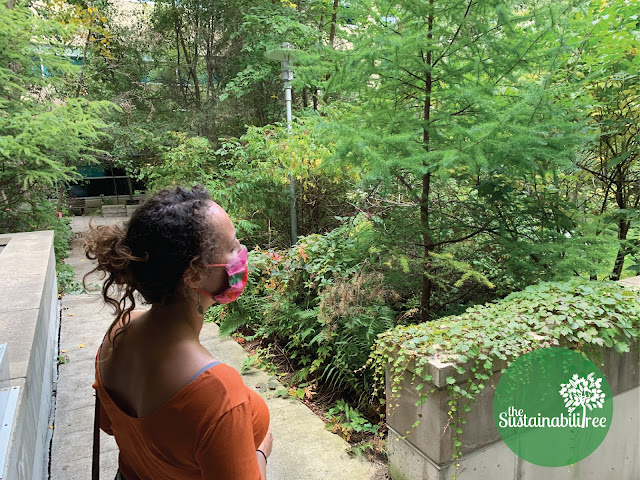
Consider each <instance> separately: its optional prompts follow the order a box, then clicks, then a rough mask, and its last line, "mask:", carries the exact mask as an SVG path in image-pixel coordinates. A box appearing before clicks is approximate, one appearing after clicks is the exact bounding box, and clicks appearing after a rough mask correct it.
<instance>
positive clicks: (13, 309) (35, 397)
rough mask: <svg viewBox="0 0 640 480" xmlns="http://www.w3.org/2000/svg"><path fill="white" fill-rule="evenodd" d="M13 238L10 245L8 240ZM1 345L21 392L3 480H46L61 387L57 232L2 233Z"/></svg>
mask: <svg viewBox="0 0 640 480" xmlns="http://www.w3.org/2000/svg"><path fill="white" fill-rule="evenodd" d="M7 240H8V242H7ZM0 243H2V244H4V243H6V247H5V248H4V249H3V251H2V253H1V254H0V343H4V342H6V343H8V345H9V346H8V352H9V370H10V372H9V373H10V385H11V388H12V389H15V388H19V394H18V403H17V410H16V415H15V419H14V424H13V429H12V430H13V431H12V433H11V436H10V439H9V453H8V461H7V463H6V464H5V469H4V472H0V474H2V479H3V480H31V479H39V478H45V477H46V475H47V469H48V457H49V454H48V451H49V450H48V449H49V443H50V435H51V431H50V429H49V420H50V416H51V407H52V392H53V390H54V389H55V379H56V374H57V372H56V355H57V343H58V324H59V323H58V322H59V320H60V306H59V301H58V288H57V281H56V269H55V256H54V253H53V232H52V231H46V232H30V233H12V234H8V235H0Z"/></svg>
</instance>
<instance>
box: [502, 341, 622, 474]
mask: <svg viewBox="0 0 640 480" xmlns="http://www.w3.org/2000/svg"><path fill="white" fill-rule="evenodd" d="M493 416H494V420H495V422H496V427H497V428H498V432H499V433H500V436H501V437H502V439H503V440H504V442H505V443H506V444H507V446H508V447H509V448H510V449H511V450H512V451H513V453H515V454H516V455H518V456H519V457H521V458H523V459H524V460H526V461H528V462H530V463H533V464H536V465H540V466H543V467H562V466H565V465H571V464H574V463H577V462H579V461H580V460H582V459H583V458H586V457H588V456H589V455H591V454H592V453H593V452H594V451H595V450H596V448H598V447H599V446H600V444H601V443H602V441H603V440H604V438H605V437H606V436H607V432H608V431H609V427H610V426H611V419H612V417H613V398H612V395H611V389H610V388H609V384H608V382H607V379H606V378H605V377H604V374H603V373H602V372H601V371H600V369H599V368H598V367H597V366H596V364H595V363H593V362H591V361H590V360H587V359H586V358H585V357H583V356H582V355H581V354H580V353H577V352H574V351H573V350H568V349H566V348H543V349H540V350H534V351H532V352H529V353H527V354H525V355H523V356H521V357H519V358H518V359H516V360H515V361H514V362H513V363H512V364H511V365H510V366H509V368H507V370H506V371H505V372H504V374H503V375H502V377H501V378H500V381H499V382H498V386H497V387H496V393H495V397H494V401H493Z"/></svg>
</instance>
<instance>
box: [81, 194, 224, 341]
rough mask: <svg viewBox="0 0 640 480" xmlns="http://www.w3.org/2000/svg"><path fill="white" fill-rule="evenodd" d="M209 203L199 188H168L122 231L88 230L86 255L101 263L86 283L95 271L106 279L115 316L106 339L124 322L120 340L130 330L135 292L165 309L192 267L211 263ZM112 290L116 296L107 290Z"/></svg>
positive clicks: (213, 243) (105, 293)
mask: <svg viewBox="0 0 640 480" xmlns="http://www.w3.org/2000/svg"><path fill="white" fill-rule="evenodd" d="M211 204H212V200H211V197H210V196H209V192H207V190H205V189H204V188H203V187H201V186H197V187H194V188H193V189H191V190H187V189H184V188H180V187H178V188H175V189H166V190H162V191H160V192H158V193H157V194H155V195H153V196H152V197H151V198H149V199H148V200H146V201H145V202H144V203H143V204H141V205H140V207H139V208H138V209H137V210H136V211H135V212H134V213H133V215H132V217H131V219H130V220H129V222H128V223H127V224H126V226H125V228H124V230H123V229H120V228H119V227H117V226H111V225H101V226H98V227H96V228H94V227H93V226H90V229H89V232H87V235H86V237H85V247H84V249H85V255H86V257H87V258H89V259H91V260H97V266H96V267H95V268H94V269H93V270H91V272H89V273H87V274H86V275H85V276H84V278H83V284H84V283H85V281H86V278H87V276H88V275H90V274H91V273H93V272H96V271H97V272H101V273H102V278H104V277H105V276H106V280H105V281H104V283H103V285H102V297H103V298H104V301H105V302H106V303H108V304H110V305H112V306H113V307H114V309H115V313H116V318H115V320H114V321H113V323H112V324H111V326H110V327H109V329H108V330H107V335H109V334H110V333H111V331H112V330H113V328H114V327H115V326H116V325H117V324H118V322H119V321H120V320H121V319H124V322H123V328H122V329H121V330H119V331H118V332H117V333H116V337H117V336H118V335H119V334H120V333H122V331H123V330H124V328H126V326H127V325H128V323H129V313H130V312H131V311H133V310H134V309H135V306H136V303H135V298H134V293H135V292H136V291H137V292H139V293H140V295H142V297H143V298H144V300H145V301H146V302H147V303H150V304H154V303H156V304H165V305H166V304H168V303H170V302H171V300H172V299H174V298H175V297H176V293H177V291H178V288H179V286H180V285H181V284H182V276H183V274H184V272H185V271H186V270H187V268H188V267H193V268H195V269H196V270H199V269H200V268H202V267H203V266H204V265H205V264H207V263H213V258H211V257H212V255H213V251H214V250H215V248H216V246H217V240H218V235H217V233H216V232H215V229H214V227H213V224H212V223H211V221H210V220H209V219H208V217H207V215H206V211H207V209H208V208H209V207H210V206H211ZM112 286H115V287H116V292H117V294H115V295H114V294H113V293H112V292H110V291H109V290H110V289H111V287H112ZM85 287H86V286H85ZM114 342H115V338H114Z"/></svg>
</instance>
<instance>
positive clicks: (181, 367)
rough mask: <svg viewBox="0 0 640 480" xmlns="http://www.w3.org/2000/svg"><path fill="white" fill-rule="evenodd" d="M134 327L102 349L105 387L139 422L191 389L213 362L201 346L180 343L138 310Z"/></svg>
mask: <svg viewBox="0 0 640 480" xmlns="http://www.w3.org/2000/svg"><path fill="white" fill-rule="evenodd" d="M130 318H131V320H130V321H129V324H128V326H127V328H126V330H124V331H123V332H122V334H121V335H118V337H117V339H116V340H115V347H114V346H113V338H114V337H115V335H117V333H118V328H114V329H113V331H112V334H111V335H109V336H108V337H105V339H104V342H103V344H102V347H101V348H100V353H99V355H100V357H99V359H100V362H99V365H100V374H101V378H102V381H103V385H104V387H105V389H106V391H107V392H109V395H110V396H111V398H112V399H113V401H114V402H115V403H116V405H118V407H120V409H121V410H122V411H123V412H125V413H127V414H128V415H130V416H131V417H134V418H141V417H145V416H147V415H149V414H150V413H152V412H154V411H155V410H156V409H158V408H159V407H161V406H162V405H164V404H165V403H166V402H167V401H168V400H169V399H170V398H172V397H173V396H174V395H175V394H176V393H178V392H179V391H180V390H181V389H182V388H183V387H184V386H186V385H187V384H188V382H189V380H190V379H192V378H193V376H194V375H195V374H196V373H197V372H199V371H200V370H201V369H202V368H203V367H204V366H206V365H207V364H209V363H211V362H212V361H214V358H213V357H212V356H211V354H210V353H209V352H208V351H207V350H206V349H205V348H204V347H202V346H201V345H200V343H198V342H197V341H194V340H192V339H188V338H181V336H180V334H179V332H176V331H175V328H176V326H178V327H179V326H180V325H179V324H177V325H172V327H173V329H174V331H169V332H167V329H164V328H162V325H158V323H159V322H154V321H153V319H152V318H149V313H148V312H144V311H134V312H131V315H130Z"/></svg>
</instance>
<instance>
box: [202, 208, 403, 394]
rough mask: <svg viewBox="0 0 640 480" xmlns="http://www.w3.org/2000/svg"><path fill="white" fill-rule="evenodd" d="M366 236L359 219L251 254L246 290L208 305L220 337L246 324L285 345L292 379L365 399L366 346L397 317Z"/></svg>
mask: <svg viewBox="0 0 640 480" xmlns="http://www.w3.org/2000/svg"><path fill="white" fill-rule="evenodd" d="M371 233H372V228H371V222H370V221H369V220H367V219H366V218H364V217H362V216H361V217H356V218H354V219H351V220H350V221H347V222H345V223H344V225H342V226H341V227H339V228H337V229H335V230H333V231H331V232H329V233H327V234H325V235H317V234H315V235H309V236H307V237H303V238H301V239H300V240H299V242H298V244H297V245H295V246H294V247H292V248H290V249H288V250H286V251H283V252H277V251H265V250H259V249H257V248H256V249H255V250H253V251H251V252H250V255H249V263H250V279H249V283H248V286H247V292H246V293H245V294H244V295H242V296H241V297H240V298H239V299H238V300H237V301H236V302H234V303H231V304H228V305H223V306H217V307H215V308H213V309H212V312H213V313H212V314H211V315H212V317H213V318H214V319H215V320H216V321H218V322H220V326H221V328H220V332H221V334H222V335H229V334H230V333H232V332H233V331H235V330H237V329H238V328H240V327H243V326H248V327H250V328H251V329H252V330H253V331H254V332H255V336H256V337H262V338H268V339H271V340H273V341H277V342H278V343H279V344H280V345H283V350H284V352H285V353H286V354H287V356H288V357H289V358H290V359H291V360H292V361H293V362H295V363H297V365H298V366H299V370H298V372H297V373H296V375H295V378H294V382H304V381H310V380H312V379H320V380H322V381H324V382H327V383H328V384H330V385H331V386H333V387H334V388H342V389H346V390H349V391H351V392H352V393H356V394H357V395H359V396H360V399H361V400H363V399H364V398H365V396H367V395H368V394H369V393H370V392H371V389H372V382H371V381H372V372H371V371H369V370H367V369H366V368H364V367H365V363H366V361H367V358H368V357H369V353H370V351H371V346H372V345H373V343H374V341H375V339H376V338H377V336H378V334H380V333H382V332H384V331H386V330H388V329H389V328H391V327H393V325H394V318H395V317H396V316H397V315H398V312H396V311H395V310H394V309H393V308H392V307H393V305H394V301H396V300H397V294H396V293H395V292H394V291H393V290H392V289H391V288H389V287H388V286H387V285H386V281H385V275H384V272H382V271H380V270H379V269H376V267H375V265H374V263H372V262H371V258H372V256H375V255H376V254H375V251H376V247H375V244H374V240H375V237H374V236H373V235H371Z"/></svg>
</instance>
